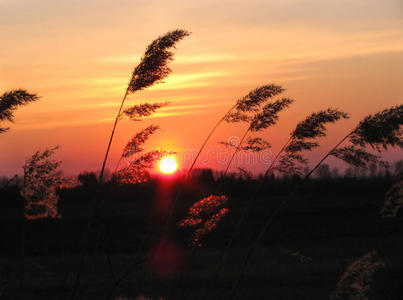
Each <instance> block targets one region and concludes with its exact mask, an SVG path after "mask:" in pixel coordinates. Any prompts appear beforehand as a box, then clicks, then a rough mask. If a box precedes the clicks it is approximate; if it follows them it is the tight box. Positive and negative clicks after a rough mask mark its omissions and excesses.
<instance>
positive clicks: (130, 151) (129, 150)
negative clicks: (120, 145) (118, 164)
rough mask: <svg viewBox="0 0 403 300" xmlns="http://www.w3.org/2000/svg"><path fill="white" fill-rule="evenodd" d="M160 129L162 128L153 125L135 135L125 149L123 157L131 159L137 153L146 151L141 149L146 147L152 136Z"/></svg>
mask: <svg viewBox="0 0 403 300" xmlns="http://www.w3.org/2000/svg"><path fill="white" fill-rule="evenodd" d="M159 129H160V127H159V126H158V125H151V126H148V127H147V128H146V129H143V130H142V131H140V132H138V133H137V134H135V135H134V136H133V137H132V138H131V140H130V141H129V142H128V143H127V144H126V146H125V147H124V149H123V153H122V157H130V156H132V155H134V154H136V153H139V152H142V151H144V149H143V148H141V147H142V146H143V145H144V143H145V142H146V141H147V139H148V138H149V137H150V135H152V134H153V133H154V132H156V131H157V130H159Z"/></svg>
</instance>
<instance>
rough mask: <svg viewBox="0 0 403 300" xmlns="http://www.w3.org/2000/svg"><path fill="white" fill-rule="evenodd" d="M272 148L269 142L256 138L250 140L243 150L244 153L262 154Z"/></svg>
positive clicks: (242, 147)
mask: <svg viewBox="0 0 403 300" xmlns="http://www.w3.org/2000/svg"><path fill="white" fill-rule="evenodd" d="M269 148H271V145H270V143H269V142H268V141H266V140H264V139H262V138H260V137H256V138H249V139H248V140H247V141H246V143H245V145H244V146H241V148H240V149H241V150H243V151H253V152H261V151H263V150H266V149H269Z"/></svg>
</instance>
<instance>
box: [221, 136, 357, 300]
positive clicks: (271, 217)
mask: <svg viewBox="0 0 403 300" xmlns="http://www.w3.org/2000/svg"><path fill="white" fill-rule="evenodd" d="M354 132H355V131H352V132H350V133H349V134H347V135H346V136H345V137H344V138H342V139H341V140H340V141H339V142H338V143H337V144H336V145H335V146H334V147H333V148H332V149H331V150H330V151H329V152H328V153H327V154H326V155H325V156H324V157H323V158H322V159H321V160H320V161H319V162H318V163H317V164H316V165H315V167H313V168H312V169H311V171H310V172H308V173H307V174H306V175H305V177H304V179H303V180H302V182H301V184H303V183H305V182H306V181H307V180H308V179H309V177H310V176H311V175H312V174H313V172H314V171H315V170H316V169H317V168H318V167H319V166H320V165H321V164H322V163H323V162H324V161H325V160H326V159H327V158H328V157H329V156H330V155H331V153H332V151H334V150H336V149H337V148H338V147H339V146H340V145H341V144H342V143H343V142H344V141H345V140H346V139H347V138H349V137H350V136H351V135H352V134H353V133H354ZM293 198H294V194H291V195H290V196H289V197H287V198H286V199H284V200H283V201H282V202H281V203H280V205H279V206H278V207H277V208H276V210H275V211H274V212H273V213H272V214H271V215H269V216H268V217H267V218H266V220H267V221H266V222H265V223H264V224H263V227H262V229H261V230H260V231H259V233H258V235H257V237H256V239H255V240H254V242H253V244H252V245H251V246H250V247H249V249H248V252H247V254H246V256H245V259H244V261H243V263H242V266H241V271H240V274H239V277H238V279H237V281H236V283H235V285H234V287H233V289H232V292H231V295H230V298H229V299H231V300H232V299H235V296H236V293H237V291H238V288H239V286H240V284H241V282H242V280H243V278H244V275H245V271H246V268H247V266H248V263H249V260H250V258H251V257H252V254H253V253H254V251H255V250H256V247H257V246H258V244H259V242H260V241H261V239H262V238H263V236H264V235H265V233H266V231H267V230H268V229H269V228H270V225H271V224H272V223H273V221H274V219H275V218H276V217H277V216H278V214H279V213H280V212H281V211H282V210H283V209H284V208H285V207H286V206H287V204H288V202H289V201H290V200H292V199H293Z"/></svg>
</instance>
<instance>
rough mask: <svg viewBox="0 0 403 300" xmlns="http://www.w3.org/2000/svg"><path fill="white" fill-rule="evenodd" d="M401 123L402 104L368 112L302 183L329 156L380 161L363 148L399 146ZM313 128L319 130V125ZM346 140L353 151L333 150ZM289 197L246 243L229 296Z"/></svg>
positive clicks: (363, 162)
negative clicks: (340, 151) (369, 113)
mask: <svg viewBox="0 0 403 300" xmlns="http://www.w3.org/2000/svg"><path fill="white" fill-rule="evenodd" d="M309 123H310V122H308V123H307V124H309ZM402 125H403V105H400V106H393V107H390V108H387V109H385V110H383V111H381V112H378V113H376V114H373V115H368V116H367V117H365V118H364V119H363V120H362V121H360V122H359V123H358V125H357V126H356V127H355V128H354V129H353V130H352V131H350V132H349V133H348V134H347V135H346V136H345V137H344V138H342V139H341V140H340V141H339V142H338V143H337V144H336V145H335V146H334V147H333V148H332V149H331V150H330V151H329V152H328V153H327V154H326V155H324V157H323V158H322V159H321V160H320V161H319V162H318V163H317V164H316V165H315V166H314V167H313V168H312V169H311V170H310V171H309V172H308V173H307V174H306V175H305V176H304V178H303V180H302V183H303V182H305V181H307V180H308V179H309V177H310V176H311V175H312V174H313V173H314V171H315V170H317V169H318V167H319V166H320V165H321V164H322V163H323V162H324V161H325V160H326V159H327V158H328V157H329V156H331V155H333V156H335V157H337V158H340V159H342V160H344V161H345V162H346V163H348V164H351V165H354V164H357V162H358V164H359V165H364V166H367V164H368V163H373V162H374V161H376V162H380V163H382V162H381V161H380V160H379V157H378V156H375V157H374V156H373V155H371V154H370V153H368V152H367V151H366V149H365V147H368V146H369V147H371V148H373V149H376V150H377V151H378V152H382V150H387V149H388V147H402V146H403V143H402V130H401V127H402ZM297 128H298V126H297ZM301 128H305V127H301ZM306 128H308V129H309V128H310V127H309V126H308V127H306ZM317 128H319V129H321V126H319V127H317ZM317 132H318V131H316V130H313V131H311V133H315V134H316V135H317ZM301 133H302V134H303V136H308V137H309V136H311V133H310V131H305V130H302V131H301ZM319 135H321V134H319ZM346 140H349V143H351V144H352V149H354V151H352V152H350V153H349V155H341V154H340V153H338V152H337V150H338V149H339V147H340V146H341V145H342V144H343V143H344V142H345V141H346ZM341 149H343V148H341ZM349 149H351V148H349ZM363 153H368V155H363ZM368 157H370V159H368ZM293 198H295V197H294V195H290V197H287V198H286V199H284V200H283V201H282V202H281V203H280V205H279V206H278V207H277V208H276V209H275V210H274V211H273V212H271V213H270V214H268V215H267V217H266V222H265V223H264V224H263V225H262V227H261V230H260V231H259V233H258V235H257V236H256V238H255V240H254V241H253V243H252V244H251V245H250V247H249V249H248V251H247V254H246V256H245V258H244V260H243V263H242V266H241V270H240V273H239V276H238V279H237V280H236V283H235V284H234V287H233V289H232V292H231V297H230V299H234V298H235V296H236V292H237V290H238V288H239V286H240V283H241V281H242V279H243V277H244V273H245V270H246V267H247V265H248V262H249V260H250V258H251V256H252V254H253V252H254V251H255V249H256V247H257V245H258V243H259V242H260V240H261V239H262V238H263V236H264V234H265V233H266V231H267V230H268V228H269V227H270V225H271V224H272V223H273V221H274V219H275V218H276V217H277V215H278V214H279V213H280V212H281V211H282V210H283V209H284V208H285V207H286V205H287V204H288V202H289V201H290V200H292V199H293Z"/></svg>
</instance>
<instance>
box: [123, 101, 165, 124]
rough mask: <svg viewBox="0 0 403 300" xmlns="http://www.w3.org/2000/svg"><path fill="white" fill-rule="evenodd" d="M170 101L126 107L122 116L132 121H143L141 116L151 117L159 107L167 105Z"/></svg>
mask: <svg viewBox="0 0 403 300" xmlns="http://www.w3.org/2000/svg"><path fill="white" fill-rule="evenodd" d="M168 104H169V103H168V102H161V103H142V104H138V105H134V106H132V107H130V108H127V109H125V110H124V111H123V112H122V116H121V118H128V119H130V120H132V121H141V118H145V117H149V116H151V115H152V114H153V113H155V111H156V110H157V109H159V108H162V107H165V106H167V105H168Z"/></svg>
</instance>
